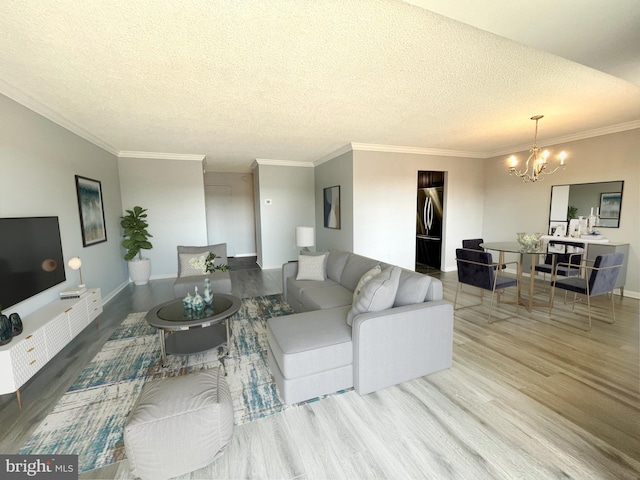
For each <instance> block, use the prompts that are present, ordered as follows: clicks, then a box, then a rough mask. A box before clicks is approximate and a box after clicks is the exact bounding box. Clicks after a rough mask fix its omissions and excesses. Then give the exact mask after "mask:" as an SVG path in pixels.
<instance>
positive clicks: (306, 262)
mask: <svg viewBox="0 0 640 480" xmlns="http://www.w3.org/2000/svg"><path fill="white" fill-rule="evenodd" d="M326 264H327V254H326V253H323V254H322V255H299V256H298V275H297V276H296V280H315V281H318V282H324V281H325V280H326V279H327V268H326Z"/></svg>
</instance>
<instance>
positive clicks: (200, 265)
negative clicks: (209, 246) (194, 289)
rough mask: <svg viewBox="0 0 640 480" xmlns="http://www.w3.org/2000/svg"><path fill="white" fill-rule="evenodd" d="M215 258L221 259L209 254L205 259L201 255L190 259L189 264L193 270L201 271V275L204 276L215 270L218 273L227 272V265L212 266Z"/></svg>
mask: <svg viewBox="0 0 640 480" xmlns="http://www.w3.org/2000/svg"><path fill="white" fill-rule="evenodd" d="M216 258H221V257H219V256H218V255H216V254H215V253H209V255H207V256H206V257H205V256H204V255H202V256H201V257H194V258H192V259H191V260H189V264H190V265H191V266H192V267H194V268H197V269H200V270H202V273H204V274H207V273H212V272H215V271H216V270H218V271H220V272H226V271H227V270H229V265H227V264H225V263H223V264H220V265H214V261H215V259H216Z"/></svg>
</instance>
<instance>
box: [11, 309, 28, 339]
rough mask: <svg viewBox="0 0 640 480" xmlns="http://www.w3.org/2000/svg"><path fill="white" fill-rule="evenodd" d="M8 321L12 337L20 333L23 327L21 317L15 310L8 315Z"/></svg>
mask: <svg viewBox="0 0 640 480" xmlns="http://www.w3.org/2000/svg"><path fill="white" fill-rule="evenodd" d="M9 322H10V323H11V331H12V334H13V336H14V337H17V336H18V335H20V334H21V333H22V329H23V328H24V327H23V325H22V319H21V318H20V315H18V314H17V313H16V312H14V313H12V314H11V315H9Z"/></svg>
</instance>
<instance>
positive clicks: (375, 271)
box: [351, 265, 382, 303]
mask: <svg viewBox="0 0 640 480" xmlns="http://www.w3.org/2000/svg"><path fill="white" fill-rule="evenodd" d="M380 272H382V269H381V268H380V265H376V266H375V267H373V268H372V269H371V270H367V271H366V272H365V273H364V275H362V277H360V281H359V282H358V285H356V289H355V290H354V291H353V299H352V302H351V303H353V302H355V301H356V298H358V294H359V293H360V290H362V287H364V286H365V285H366V284H367V283H369V282H370V281H371V279H372V278H373V277H375V276H376V275H378V274H379V273H380Z"/></svg>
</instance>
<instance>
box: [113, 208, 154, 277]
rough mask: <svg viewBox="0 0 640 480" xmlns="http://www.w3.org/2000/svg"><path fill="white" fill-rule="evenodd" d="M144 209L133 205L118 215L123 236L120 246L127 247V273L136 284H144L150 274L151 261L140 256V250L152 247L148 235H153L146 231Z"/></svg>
mask: <svg viewBox="0 0 640 480" xmlns="http://www.w3.org/2000/svg"><path fill="white" fill-rule="evenodd" d="M146 211H147V209H146V208H142V207H139V206H135V207H133V210H126V212H127V214H126V215H124V216H122V217H120V219H121V220H120V226H121V227H122V230H123V237H124V240H123V241H122V246H123V247H124V248H126V249H127V253H126V254H125V256H124V259H125V260H127V261H128V262H129V275H130V276H131V280H133V283H135V284H136V285H146V284H147V283H148V282H149V277H150V276H151V261H150V260H149V259H148V258H143V257H142V250H151V249H152V248H153V245H151V242H149V237H152V236H153V235H151V234H150V233H149V232H148V231H147V227H149V224H148V223H147V220H146V218H147V214H146Z"/></svg>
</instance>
